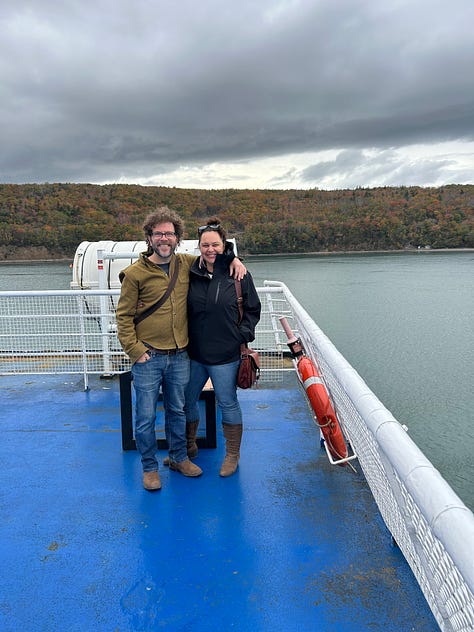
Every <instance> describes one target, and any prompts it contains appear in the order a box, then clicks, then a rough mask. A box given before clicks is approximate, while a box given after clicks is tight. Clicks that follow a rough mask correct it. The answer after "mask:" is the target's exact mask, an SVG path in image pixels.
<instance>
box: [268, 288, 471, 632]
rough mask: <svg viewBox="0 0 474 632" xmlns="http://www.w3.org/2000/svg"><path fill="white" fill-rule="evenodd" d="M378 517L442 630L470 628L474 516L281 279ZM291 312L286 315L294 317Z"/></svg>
mask: <svg viewBox="0 0 474 632" xmlns="http://www.w3.org/2000/svg"><path fill="white" fill-rule="evenodd" d="M265 285H266V286H268V287H269V288H272V289H273V288H279V289H280V290H281V291H282V292H283V294H284V296H285V298H286V300H287V303H288V305H289V306H291V310H290V311H291V317H292V318H293V322H292V323H291V322H290V325H292V328H293V329H294V330H295V331H296V334H297V335H299V336H300V337H301V339H302V340H303V343H304V346H305V349H306V351H307V353H308V354H309V355H310V356H311V358H312V360H313V361H314V362H315V363H316V364H317V365H318V366H319V368H320V370H321V374H322V375H323V377H324V380H325V382H326V384H327V386H328V388H329V391H330V393H331V397H332V399H333V401H334V403H335V408H336V413H337V415H338V418H339V420H340V421H341V425H342V426H343V429H344V432H345V434H346V435H347V436H348V437H349V439H350V442H351V444H352V446H353V448H354V450H355V452H356V453H357V455H358V459H359V463H360V465H361V467H362V469H363V471H364V474H365V477H366V479H367V481H368V483H369V486H370V488H371V491H372V494H373V496H374V498H375V501H376V502H377V505H378V507H379V509H380V512H381V514H382V517H383V519H384V521H385V524H386V525H387V527H388V529H389V530H390V532H391V533H392V536H393V538H394V540H395V541H396V543H397V544H398V546H399V547H400V550H401V551H402V553H403V555H404V556H405V558H406V559H407V561H408V563H409V565H410V567H411V569H412V571H413V573H414V575H415V577H416V578H417V581H418V583H419V585H420V587H421V589H422V591H423V593H424V595H425V597H426V599H427V601H428V604H429V606H430V608H431V610H432V612H433V615H434V616H435V618H436V620H437V622H438V624H439V626H440V628H441V629H442V630H446V631H450V632H451V631H459V632H461V631H462V632H467V631H468V630H469V631H472V630H474V595H473V593H474V515H473V513H472V512H471V511H470V510H469V509H468V508H467V507H466V506H465V504H464V503H463V502H462V500H461V499H460V498H459V497H458V496H457V495H456V494H455V492H454V491H453V490H452V489H451V487H450V486H449V485H448V483H447V482H446V481H445V480H444V479H443V477H442V476H441V474H440V473H439V472H438V471H437V470H436V469H435V468H434V466H433V465H432V464H431V463H430V461H429V460H428V459H427V458H426V457H425V456H424V454H423V453H422V452H421V450H420V449H419V448H418V447H417V446H416V445H415V443H414V442H413V441H412V439H411V438H410V437H409V436H408V434H407V433H406V432H405V430H404V428H403V426H402V425H401V424H400V423H399V422H398V421H397V420H396V419H395V418H394V417H393V415H392V414H391V413H390V412H389V411H388V410H387V409H386V408H385V406H384V405H383V404H382V403H381V402H380V400H379V399H378V398H377V397H376V396H375V395H374V393H372V391H371V390H370V389H369V387H368V386H367V385H366V384H365V382H364V381H363V380H362V378H361V377H360V376H359V375H358V373H357V372H356V370H355V369H354V368H353V367H352V366H351V365H350V364H349V363H348V362H347V360H346V359H345V358H344V357H343V356H342V355H341V354H340V353H339V351H338V350H337V349H336V348H335V347H334V345H333V344H332V343H331V341H330V340H329V339H328V338H327V337H326V336H325V334H324V333H323V332H322V331H321V329H319V327H318V326H317V325H316V324H315V322H314V321H313V319H312V318H311V317H310V315H309V314H308V313H307V312H306V311H305V310H304V309H303V307H302V306H301V305H300V304H299V303H298V301H297V300H296V299H295V297H294V296H293V295H292V294H291V292H290V290H289V289H288V288H287V287H286V286H285V285H284V284H282V283H276V282H270V281H265ZM291 317H290V318H291Z"/></svg>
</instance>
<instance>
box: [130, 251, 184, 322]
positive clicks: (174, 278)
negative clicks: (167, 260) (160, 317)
mask: <svg viewBox="0 0 474 632" xmlns="http://www.w3.org/2000/svg"><path fill="white" fill-rule="evenodd" d="M178 273H179V259H176V265H175V267H174V272H173V276H172V277H171V279H170V282H169V285H168V288H167V289H166V292H165V293H164V294H163V296H162V297H161V298H159V299H158V300H157V301H156V303H155V304H154V305H152V306H151V307H149V308H148V309H146V310H145V311H144V312H142V313H141V314H138V316H135V318H134V319H133V323H134V325H138V323H140V322H141V321H142V320H145V318H148V316H150V315H151V314H153V312H156V310H157V309H158V308H159V307H161V306H162V305H163V303H164V302H165V301H166V299H167V298H168V296H169V295H170V294H171V292H172V291H173V289H174V286H175V285H176V281H177V279H178Z"/></svg>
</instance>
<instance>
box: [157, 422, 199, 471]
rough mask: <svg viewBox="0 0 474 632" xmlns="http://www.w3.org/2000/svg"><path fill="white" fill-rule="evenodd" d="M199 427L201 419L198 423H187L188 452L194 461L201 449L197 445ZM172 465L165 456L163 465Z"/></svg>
mask: <svg viewBox="0 0 474 632" xmlns="http://www.w3.org/2000/svg"><path fill="white" fill-rule="evenodd" d="M198 426H199V419H198V420H197V421H187V422H186V450H187V453H188V458H189V459H194V457H196V456H197V455H198V452H199V448H198V446H197V443H196V435H197V431H198ZM169 464H170V457H169V456H165V458H164V459H163V465H166V467H168V466H169Z"/></svg>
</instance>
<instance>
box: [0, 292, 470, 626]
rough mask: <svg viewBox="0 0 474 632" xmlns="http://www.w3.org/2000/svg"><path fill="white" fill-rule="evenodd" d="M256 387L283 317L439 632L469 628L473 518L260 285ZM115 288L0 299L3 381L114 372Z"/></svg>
mask: <svg viewBox="0 0 474 632" xmlns="http://www.w3.org/2000/svg"><path fill="white" fill-rule="evenodd" d="M258 292H259V295H260V298H261V301H262V318H261V321H260V323H259V325H258V327H257V332H256V334H257V335H256V341H255V343H253V344H252V346H253V347H254V348H256V349H257V350H258V351H259V353H260V355H261V358H262V365H263V366H262V373H261V381H262V382H265V381H267V380H268V381H275V380H279V379H281V376H282V374H283V371H284V370H285V366H288V367H290V370H293V368H292V363H291V362H285V352H286V351H287V345H286V340H287V338H286V334H285V333H284V332H283V330H282V329H281V325H280V323H279V317H280V316H286V317H287V319H288V320H289V322H290V325H291V326H292V328H293V330H294V331H295V333H296V334H297V335H298V336H300V337H301V339H302V340H303V343H304V346H305V349H306V351H307V352H308V354H309V355H310V356H311V358H312V360H313V361H314V362H315V363H316V364H317V365H318V366H319V369H320V372H321V375H322V376H323V378H324V380H325V382H326V384H327V386H328V389H329V391H330V394H331V397H332V399H333V402H334V406H335V409H336V413H337V415H338V418H339V421H340V422H341V425H342V427H343V430H344V432H345V434H346V436H347V437H348V438H349V439H350V442H351V445H352V446H353V449H354V450H355V452H356V453H357V455H358V459H359V463H360V465H361V468H362V469H363V471H364V474H365V477H366V479H367V481H368V484H369V486H370V488H371V491H372V493H373V496H374V498H375V500H376V502H377V505H378V507H379V509H380V512H381V514H382V517H383V519H384V521H385V523H386V525H387V527H388V529H389V530H390V532H391V533H392V536H393V538H394V539H395V541H396V542H397V544H398V546H399V547H400V550H401V551H402V553H403V555H404V556H405V558H406V559H407V561H408V563H409V565H410V566H411V568H412V570H413V573H414V575H415V577H416V578H417V581H418V583H419V585H420V587H421V589H422V591H423V593H424V595H425V597H426V599H427V601H428V603H429V605H430V608H431V610H432V612H433V614H434V616H435V618H436V620H437V622H438V624H439V626H440V628H441V629H442V630H446V631H456V632H464V631H465V632H467V631H468V630H471V631H472V630H473V629H474V597H473V593H474V555H473V552H474V516H473V514H472V512H471V511H470V510H469V509H468V508H467V507H466V506H465V505H464V504H463V502H462V501H461V500H460V499H459V498H458V496H457V495H456V494H455V493H454V491H453V490H452V489H451V487H450V486H449V485H448V484H447V483H446V481H445V480H444V479H443V478H442V476H441V475H440V474H439V472H438V471H437V470H436V469H435V468H434V467H433V465H432V464H431V463H430V462H429V461H428V459H426V457H425V456H424V455H423V453H422V452H421V451H420V450H419V449H418V448H417V446H416V445H415V444H414V443H413V441H412V440H411V438H410V437H409V436H408V435H407V433H406V432H405V431H404V429H403V427H402V426H401V425H400V424H399V423H398V422H397V421H396V420H395V419H394V417H393V416H392V415H391V413H390V412H389V411H388V410H387V409H386V408H385V407H384V405H383V404H382V403H381V402H380V401H379V400H378V399H377V397H376V396H375V395H374V394H373V393H372V391H371V390H370V389H369V388H368V386H367V385H366V384H365V382H364V381H363V380H362V378H361V377H360V376H359V375H358V374H357V372H356V371H355V369H354V368H353V367H352V366H351V365H350V364H349V363H348V362H347V361H346V360H345V358H344V357H343V356H342V355H341V354H340V353H339V352H338V351H337V349H336V348H335V347H334V345H333V344H332V343H331V341H330V340H329V339H328V338H327V337H326V336H325V335H324V333H323V332H322V331H321V330H320V329H319V328H318V327H317V325H316V324H315V323H314V321H313V320H312V318H311V317H310V316H309V315H308V313H307V312H306V311H305V310H304V309H303V308H302V306H301V305H300V304H299V303H298V301H297V300H296V299H295V298H294V296H293V295H292V294H291V292H290V291H289V289H288V288H287V287H286V286H285V285H284V284H282V283H276V282H265V287H261V288H258ZM118 294H119V290H62V291H61V290H57V291H43V292H0V374H1V375H8V374H19V373H25V374H29V373H80V374H83V376H84V384H85V387H86V388H87V376H88V375H89V374H93V373H95V374H106V373H120V372H124V371H128V370H129V361H128V359H127V357H126V356H125V355H124V353H123V352H122V350H121V348H120V345H119V342H118V340H117V336H116V324H115V306H116V301H117V297H118Z"/></svg>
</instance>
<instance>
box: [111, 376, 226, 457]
mask: <svg viewBox="0 0 474 632" xmlns="http://www.w3.org/2000/svg"><path fill="white" fill-rule="evenodd" d="M199 399H200V400H202V401H204V405H205V413H206V414H205V417H206V435H205V436H204V437H200V436H198V438H197V440H196V442H197V445H198V447H199V448H215V447H216V446H217V438H216V395H215V393H214V389H213V388H212V384H211V383H210V380H208V381H207V383H206V384H205V386H204V388H203V390H202V391H201V395H200V397H199ZM159 400H160V401H162V400H163V395H162V394H161V393H160V398H159ZM120 416H121V422H122V449H123V450H136V449H137V445H136V443H135V439H134V438H133V411H132V373H131V371H127V372H126V373H121V374H120ZM156 443H157V445H158V449H159V450H167V449H168V443H167V442H166V439H157V440H156Z"/></svg>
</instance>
